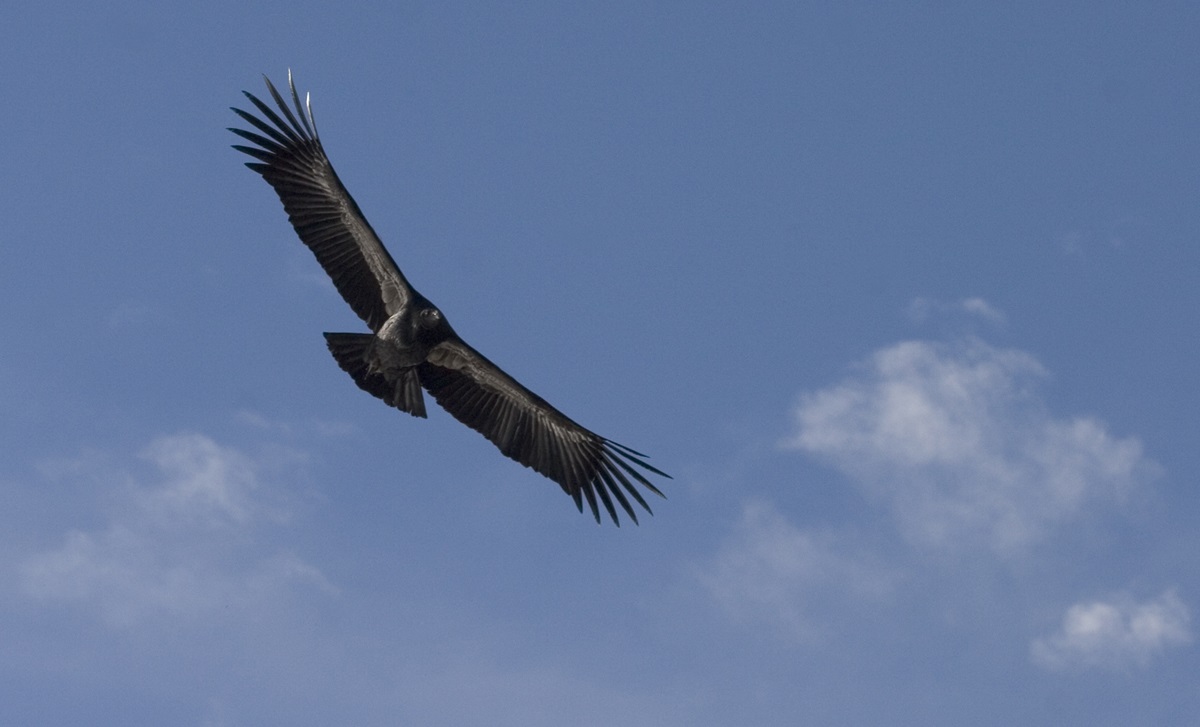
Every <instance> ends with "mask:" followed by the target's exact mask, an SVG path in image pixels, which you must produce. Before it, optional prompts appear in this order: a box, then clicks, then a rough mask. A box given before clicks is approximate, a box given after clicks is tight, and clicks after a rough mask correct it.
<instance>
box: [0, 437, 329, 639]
mask: <svg viewBox="0 0 1200 727" xmlns="http://www.w3.org/2000/svg"><path fill="white" fill-rule="evenodd" d="M142 458H143V459H145V460H146V461H148V462H150V463H151V464H152V465H153V468H154V476H153V479H152V481H151V482H149V483H148V484H143V483H140V482H136V481H134V482H133V483H132V484H130V485H129V486H128V487H127V488H124V489H123V490H122V492H121V493H120V494H119V497H120V499H121V501H122V502H121V504H122V507H121V508H120V509H119V510H118V511H116V512H114V513H113V515H112V516H111V517H110V518H109V522H108V525H107V527H105V528H102V529H99V530H98V531H96V532H84V531H80V530H72V531H69V532H68V533H67V534H66V536H65V537H64V538H63V543H62V545H61V546H60V547H58V548H55V549H53V550H49V551H45V552H41V553H36V554H34V555H31V556H30V557H28V558H26V559H25V561H24V562H23V563H22V565H21V568H20V577H21V587H22V591H23V592H24V593H25V595H27V596H29V597H33V598H38V599H42V600H46V601H61V602H79V603H83V604H86V605H89V606H91V607H94V608H96V609H97V610H98V611H99V612H100V614H101V616H102V617H103V619H104V620H105V621H106V622H108V623H109V624H111V625H115V626H128V625H132V624H134V623H137V622H139V621H141V620H142V619H144V618H146V617H149V616H152V615H160V614H167V615H173V616H194V615H197V614H201V613H204V612H208V611H212V610H214V609H218V608H224V609H228V608H231V607H232V608H235V609H236V608H242V607H245V606H248V605H252V604H254V603H257V602H261V601H263V600H270V599H272V598H275V597H276V596H278V595H279V594H280V593H281V592H282V589H284V588H286V587H288V586H290V585H291V584H293V583H307V584H309V585H316V586H318V587H320V588H322V589H325V590H332V586H330V585H329V583H328V582H327V581H326V580H325V579H324V577H323V576H322V575H321V573H320V572H319V571H318V570H317V569H316V568H314V567H312V566H310V565H308V564H307V563H305V562H304V561H303V560H301V559H300V558H298V557H297V556H295V555H293V554H291V553H288V552H285V551H278V550H274V549H266V548H263V547H260V546H258V545H257V544H256V542H255V538H254V536H255V534H256V532H258V531H259V530H260V529H261V526H262V525H263V524H264V523H277V522H279V521H280V520H281V519H283V518H284V517H285V516H286V510H285V509H284V508H283V506H282V504H281V503H282V502H283V501H284V498H282V497H280V496H278V495H277V494H273V493H272V492H271V491H272V489H273V488H271V487H270V486H269V485H268V484H267V483H266V482H265V481H264V479H263V477H262V470H263V469H264V467H265V464H264V462H263V461H260V460H256V459H255V458H252V457H250V456H248V455H246V454H244V453H242V452H240V451H239V450H237V449H234V448H232V447H224V446H221V445H219V444H217V443H216V442H214V441H212V440H211V439H209V438H208V437H205V436H203V435H199V434H187V435H179V436H172V437H163V438H160V439H157V440H155V441H154V442H152V443H151V444H150V446H148V447H147V448H146V450H145V451H144V452H143V453H142ZM264 550H267V551H269V552H266V553H264V552H263V551H264Z"/></svg>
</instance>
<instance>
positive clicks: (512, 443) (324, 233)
mask: <svg viewBox="0 0 1200 727" xmlns="http://www.w3.org/2000/svg"><path fill="white" fill-rule="evenodd" d="M264 80H266V82H267V90H268V91H269V92H270V94H271V97H272V98H273V99H274V101H275V105H276V106H277V108H278V112H276V111H275V110H273V109H272V108H271V107H270V106H269V105H268V104H266V103H264V102H263V101H261V100H259V99H258V98H257V97H255V96H254V95H253V94H251V93H249V92H243V93H245V94H246V98H248V99H250V102H251V103H252V104H254V107H255V108H256V109H258V111H259V113H260V114H261V117H260V116H256V115H254V114H252V113H249V112H246V111H243V110H241V109H236V108H235V109H233V111H234V113H236V114H237V115H238V116H240V117H241V118H242V119H243V120H244V121H246V123H248V124H250V125H251V126H252V127H254V129H256V131H247V130H245V129H235V128H231V129H230V131H232V132H233V133H235V134H237V135H238V136H240V137H242V138H243V139H245V140H247V141H249V142H250V143H252V144H254V146H243V145H240V144H238V145H234V148H235V149H237V150H238V151H241V152H244V153H246V154H249V155H250V156H252V157H254V159H255V160H256V161H252V162H247V163H246V166H248V167H250V168H251V169H253V170H254V171H256V172H258V173H259V174H261V175H262V176H263V179H265V180H267V182H268V183H269V184H270V185H271V186H272V187H273V188H274V189H275V191H276V193H278V194H279V199H280V200H281V201H282V202H283V208H284V210H285V211H286V212H287V214H288V219H289V220H291V223H292V226H293V227H294V228H295V229H296V234H297V235H299V236H300V240H301V241H302V242H303V243H304V244H305V245H307V246H308V249H310V250H312V252H313V254H314V255H315V256H316V258H317V261H318V262H319V263H320V264H321V267H322V268H324V269H325V272H326V273H328V274H329V277H330V278H332V279H333V284H334V285H335V286H336V287H337V290H338V292H339V293H341V295H342V297H343V298H344V299H345V300H346V302H347V303H349V304H350V307H351V308H352V309H354V312H355V313H357V314H358V316H359V318H362V319H363V321H364V322H366V324H367V327H368V328H370V329H371V331H372V333H326V334H325V342H326V344H327V345H328V346H329V351H330V353H332V354H333V357H334V358H335V359H336V360H337V362H338V365H339V366H341V368H342V370H344V371H345V372H346V373H348V374H350V376H351V378H353V379H354V382H355V383H356V384H358V386H359V388H361V389H363V390H364V391H366V392H368V393H370V394H371V395H373V396H376V397H378V398H380V399H382V400H383V401H384V402H385V403H387V404H389V405H391V406H394V407H396V408H397V409H400V410H402V411H406V412H408V413H409V414H412V415H413V416H416V417H424V416H425V397H424V394H423V393H422V389H424V390H425V391H428V392H429V393H430V394H431V395H432V396H433V398H434V400H435V401H437V403H438V404H439V405H441V407H442V408H443V409H445V410H446V411H448V412H450V414H451V415H452V416H453V417H454V418H455V419H457V420H459V421H460V422H462V423H463V424H466V425H467V426H468V427H471V428H472V429H474V430H475V431H477V432H479V433H480V434H482V435H483V436H484V437H487V439H488V440H490V441H491V442H492V443H493V444H495V445H496V446H497V447H498V448H499V449H500V451H501V452H502V453H503V454H504V455H505V456H506V457H509V458H511V459H514V460H516V461H517V462H520V463H521V464H523V465H525V466H526V467H530V468H532V469H534V470H535V471H537V472H539V473H541V474H542V475H545V476H546V477H548V478H549V479H551V480H553V481H554V482H557V483H558V484H559V485H560V486H561V487H562V489H563V490H564V491H565V492H566V493H567V494H569V495H570V496H571V497H572V498H574V500H575V505H576V507H578V508H579V510H580V512H582V511H583V502H584V500H585V499H586V500H587V503H588V506H589V507H590V508H591V511H592V514H593V515H594V516H595V518H596V522H600V507H601V505H602V506H603V507H604V509H605V510H606V511H607V512H608V515H609V517H611V518H612V520H613V522H614V523H616V524H617V525H620V520H619V518H618V517H617V506H618V505H619V506H620V508H621V509H622V510H624V511H625V513H626V514H628V515H629V517H630V518H631V519H632V520H633V521H634V522H635V523H636V522H637V513H636V512H635V510H634V508H633V506H632V505H631V503H630V498H632V499H633V500H634V501H636V502H637V503H638V505H640V506H641V507H642V508H644V509H645V510H646V512H650V506H649V505H647V504H646V500H645V499H644V498H643V497H642V495H641V493H640V492H639V491H638V486H639V485H640V486H641V487H643V488H645V489H646V490H649V491H650V492H653V493H654V494H656V495H659V496H662V492H660V491H659V490H658V488H657V487H655V486H654V485H653V484H651V482H650V481H649V480H648V479H647V478H646V475H645V474H643V472H649V473H653V474H656V475H661V476H663V477H667V478H670V475H668V474H666V473H665V472H662V471H661V470H659V469H657V468H655V467H653V466H652V465H650V464H648V463H647V462H646V461H645V455H643V454H641V453H640V452H637V451H635V450H632V449H630V448H628V447H625V446H623V445H620V444H617V443H616V442H614V441H612V440H610V439H605V438H604V437H601V436H599V435H597V434H595V433H594V432H591V431H589V430H587V429H585V428H583V427H582V426H580V425H579V424H576V423H575V422H574V421H572V420H571V419H570V418H569V417H567V416H566V415H565V414H563V413H562V412H560V411H559V410H557V409H555V408H554V407H553V406H551V405H550V404H549V403H547V402H546V401H545V400H544V399H542V398H541V397H540V396H538V395H537V394H535V393H533V392H532V391H530V390H529V389H526V388H525V387H524V386H522V385H521V384H520V383H519V382H518V381H517V380H516V379H514V378H512V377H511V376H509V375H508V374H506V373H504V371H502V370H501V369H500V367H499V366H496V365H495V364H494V363H492V362H491V361H489V360H488V359H487V358H486V357H484V355H483V354H481V353H479V352H478V351H476V350H475V349H473V348H471V347H470V346H469V345H467V343H466V342H465V341H463V340H462V339H461V338H460V337H459V336H458V334H457V333H455V332H454V329H453V328H451V327H450V323H449V322H448V321H447V320H446V318H445V316H444V315H443V314H442V312H441V310H440V309H438V308H437V306H435V305H434V304H433V303H431V302H430V301H429V300H428V299H427V298H425V296H423V295H421V294H420V293H418V292H417V291H416V289H415V288H413V287H412V286H411V285H410V284H409V283H408V281H407V280H406V279H405V278H404V274H403V273H401V272H400V268H399V267H398V266H397V265H396V262H395V261H394V260H392V256H391V255H390V254H389V253H388V251H387V249H386V248H385V247H384V246H383V243H382V242H381V241H380V240H379V238H378V237H377V236H376V234H375V231H374V230H373V229H371V225H370V223H368V222H367V219H366V217H364V216H363V214H362V211H361V210H359V208H358V205H357V204H356V203H355V202H354V199H353V198H352V197H351V196H350V193H349V192H347V191H346V188H345V187H344V186H343V185H342V182H341V180H339V179H338V176H337V174H336V173H335V172H334V171H333V166H332V165H331V164H330V163H329V158H328V157H326V156H325V150H324V148H322V146H321V140H320V137H319V136H318V135H317V127H316V122H315V121H314V120H313V114H312V106H311V104H310V103H309V99H308V98H307V96H306V97H305V103H303V104H302V103H301V102H300V96H299V94H297V93H296V86H295V84H294V83H293V81H292V77H291V73H290V72H289V73H288V86H289V88H290V90H291V97H292V98H291V100H292V107H291V108H289V106H288V104H287V102H286V101H285V100H284V98H283V97H282V96H281V95H280V94H279V92H278V91H277V90H276V89H275V86H274V85H272V84H271V81H270V79H264ZM293 110H294V113H293Z"/></svg>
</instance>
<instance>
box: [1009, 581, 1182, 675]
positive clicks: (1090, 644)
mask: <svg viewBox="0 0 1200 727" xmlns="http://www.w3.org/2000/svg"><path fill="white" fill-rule="evenodd" d="M1190 622H1191V616H1190V614H1189V613H1188V609H1187V606H1185V605H1184V603H1183V601H1181V600H1180V599H1179V596H1177V595H1176V594H1175V592H1174V591H1170V590H1169V591H1167V592H1165V593H1163V594H1162V595H1161V596H1159V597H1158V598H1157V599H1155V600H1152V601H1147V602H1145V603H1135V602H1134V601H1133V600H1132V599H1131V598H1129V597H1128V596H1127V595H1121V596H1119V597H1117V598H1115V599H1113V600H1112V601H1109V602H1105V601H1093V602H1091V603H1079V604H1076V605H1074V606H1071V607H1070V608H1068V609H1067V612H1066V615H1064V616H1063V623H1062V628H1061V629H1060V630H1059V631H1058V632H1057V633H1055V634H1053V635H1051V636H1048V637H1046V638H1043V639H1036V640H1035V641H1034V642H1033V644H1032V646H1031V648H1030V655H1031V656H1032V658H1033V661H1034V663H1036V664H1038V665H1039V666H1041V667H1044V668H1046V669H1050V670H1054V671H1062V670H1068V669H1087V668H1101V669H1118V670H1120V669H1128V668H1130V667H1141V668H1145V667H1146V666H1147V665H1148V664H1149V662H1150V659H1151V658H1152V657H1154V656H1156V655H1158V654H1159V653H1161V652H1162V651H1164V650H1165V649H1167V648H1168V647H1177V646H1182V645H1183V644H1187V643H1189V642H1190V641H1191V640H1192V634H1191V624H1190Z"/></svg>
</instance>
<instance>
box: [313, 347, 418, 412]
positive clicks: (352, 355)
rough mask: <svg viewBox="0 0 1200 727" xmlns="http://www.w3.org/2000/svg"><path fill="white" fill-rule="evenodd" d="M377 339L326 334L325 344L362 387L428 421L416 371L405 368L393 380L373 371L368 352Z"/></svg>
mask: <svg viewBox="0 0 1200 727" xmlns="http://www.w3.org/2000/svg"><path fill="white" fill-rule="evenodd" d="M374 339H375V337H374V336H373V335H371V334H369V333H326V334H325V345H327V346H328V347H329V352H330V353H332V354H333V357H334V359H336V360H337V362H338V366H341V367H342V371H345V372H346V373H348V374H350V378H352V379H354V383H356V384H358V388H360V389H362V390H363V391H365V392H367V393H368V394H370V395H372V396H375V397H378V398H380V399H383V400H384V402H386V403H387V404H390V405H391V406H394V407H396V408H397V409H400V410H401V411H406V412H408V413H409V414H412V415H413V416H415V417H422V418H424V417H425V416H426V414H425V396H424V395H423V394H422V393H421V380H420V378H419V377H418V376H417V370H416V368H408V369H404V370H402V371H401V372H400V373H399V376H392V377H389V376H388V375H385V374H384V373H383V372H381V371H372V370H371V366H370V362H369V361H368V360H367V352H368V351H367V350H368V348H369V347H370V346H371V342H372V341H373V340H374Z"/></svg>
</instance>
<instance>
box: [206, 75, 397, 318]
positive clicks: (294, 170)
mask: <svg viewBox="0 0 1200 727" xmlns="http://www.w3.org/2000/svg"><path fill="white" fill-rule="evenodd" d="M264 80H265V81H266V82H267V90H269V91H270V92H271V97H272V98H274V99H275V105H276V106H277V107H278V108H279V111H280V112H281V113H282V116H280V114H279V113H276V112H275V111H274V110H272V109H271V107H270V106H268V105H267V104H265V103H263V102H262V101H260V100H259V99H258V98H256V97H255V96H254V95H253V94H251V93H249V92H247V91H243V93H245V94H246V98H248V99H250V102H251V103H253V104H254V106H255V108H257V109H258V111H259V113H260V114H261V115H262V116H261V118H260V117H259V116H255V115H254V114H252V113H249V112H246V111H242V110H241V109H236V108H235V109H233V112H234V113H236V114H237V115H238V116H240V117H242V119H243V120H245V121H246V123H248V124H250V125H251V126H253V127H254V128H255V129H256V130H257V131H247V130H245V129H235V128H230V129H229V130H230V131H232V132H233V133H235V134H237V135H238V136H240V137H242V138H243V139H245V140H247V141H249V142H251V143H253V144H255V146H242V145H240V144H235V145H234V147H233V148H234V149H237V150H238V151H241V152H245V153H246V154H249V155H250V156H252V157H254V158H255V159H257V160H258V161H254V162H247V163H246V166H248V167H250V168H251V169H253V170H254V171H256V172H258V173H259V174H261V175H262V176H263V179H266V180H267V182H269V183H270V185H271V186H272V187H274V188H275V192H276V193H278V194H279V199H280V200H282V202H283V208H284V210H286V211H287V213H288V219H289V220H291V222H292V226H293V227H295V228H296V234H298V235H299V236H300V240H301V241H303V242H304V244H305V245H307V246H308V249H310V250H312V251H313V254H314V255H316V256H317V261H318V262H320V263H321V267H323V268H325V272H326V273H328V274H329V277H330V278H332V279H333V284H334V285H335V286H336V287H337V289H338V292H339V293H341V294H342V297H343V298H345V299H346V302H347V303H349V304H350V307H351V308H353V309H354V312H355V313H357V314H358V316H359V317H360V318H362V319H363V320H364V321H366V323H367V325H368V326H370V328H371V330H372V331H378V330H379V327H380V326H381V325H383V323H384V321H386V320H387V319H388V318H389V317H390V316H391V315H392V314H393V313H395V312H396V311H398V310H400V309H401V308H403V307H404V306H405V305H407V304H408V301H409V299H410V298H412V295H413V290H412V286H410V285H409V284H408V281H407V280H405V279H404V275H403V274H402V273H401V272H400V268H399V267H397V265H396V263H395V261H394V260H392V256H391V255H389V254H388V251H387V250H386V249H385V248H384V246H383V243H382V242H380V241H379V237H378V236H377V235H376V234H375V231H374V230H372V229H371V225H370V223H369V222H367V219H366V218H365V217H363V214H362V211H361V210H359V209H358V205H357V204H356V203H355V202H354V198H353V197H351V196H350V193H349V192H347V191H346V188H345V187H344V186H343V185H342V182H341V180H339V179H338V176H337V174H336V173H335V172H334V171H333V166H332V165H331V164H330V163H329V158H328V157H326V156H325V150H324V149H323V148H322V147H321V140H320V138H319V137H318V136H317V126H316V121H314V120H313V115H312V106H311V104H310V103H309V102H308V99H307V98H306V99H305V103H304V104H303V105H302V104H301V103H300V96H299V95H298V94H297V93H296V85H295V84H294V83H293V82H292V74H291V72H290V71H289V72H288V86H289V87H290V88H291V92H292V105H293V106H294V107H295V114H293V113H292V110H291V109H289V108H288V105H287V103H286V102H284V100H283V97H282V96H280V95H279V92H278V91H276V90H275V86H274V85H272V84H271V80H270V79H269V78H266V77H265V76H264Z"/></svg>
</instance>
